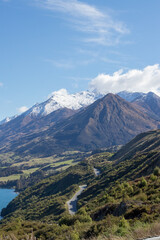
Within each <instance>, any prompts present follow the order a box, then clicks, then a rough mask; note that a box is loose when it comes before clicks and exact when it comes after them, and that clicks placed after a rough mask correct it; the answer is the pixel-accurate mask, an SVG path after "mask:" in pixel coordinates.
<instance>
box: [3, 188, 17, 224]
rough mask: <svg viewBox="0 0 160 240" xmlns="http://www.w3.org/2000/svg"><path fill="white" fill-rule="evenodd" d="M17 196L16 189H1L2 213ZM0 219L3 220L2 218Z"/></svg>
mask: <svg viewBox="0 0 160 240" xmlns="http://www.w3.org/2000/svg"><path fill="white" fill-rule="evenodd" d="M17 195H18V194H17V193H16V192H14V189H0V213H1V210H2V209H3V208H4V207H6V206H7V205H8V203H9V202H11V201H12V200H13V199H14V198H15V197H16V196H17ZM0 219H2V218H1V217H0Z"/></svg>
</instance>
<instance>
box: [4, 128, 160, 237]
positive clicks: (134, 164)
mask: <svg viewBox="0 0 160 240" xmlns="http://www.w3.org/2000/svg"><path fill="white" fill-rule="evenodd" d="M159 141H160V131H152V132H148V133H145V134H141V135H139V136H137V137H136V138H135V139H134V140H132V141H131V142H130V143H129V144H127V145H126V146H125V147H123V148H122V149H121V150H119V151H118V152H117V153H116V154H115V155H113V154H110V153H106V152H104V153H97V154H94V155H92V156H90V157H88V158H86V160H84V161H82V162H81V163H79V164H78V165H76V166H73V167H70V168H68V169H67V170H66V171H64V172H62V173H60V174H58V175H56V176H53V177H50V178H48V179H45V180H43V181H41V182H40V183H38V184H36V185H34V186H32V187H31V188H27V189H26V190H25V191H24V192H22V193H21V194H20V195H19V196H18V197H17V198H16V199H15V200H13V201H12V202H11V203H10V204H9V206H8V207H7V208H6V209H5V210H3V215H5V216H6V217H5V219H4V220H3V221H2V226H1V230H0V232H3V233H4V232H5V234H7V233H8V234H9V233H11V232H12V233H14V234H15V235H16V236H19V237H20V236H23V235H24V234H25V233H29V232H30V231H31V225H32V221H36V222H35V223H34V224H35V227H33V232H34V234H35V236H36V237H37V239H40V238H41V239H57V240H58V239H66V240H67V239H71V240H76V239H77V240H78V239H89V238H95V239H101V238H104V239H114V240H115V239H118V238H120V237H121V239H142V238H144V237H148V236H150V235H151V234H152V236H153V235H158V234H160V217H159V216H160V168H159V166H160V149H159ZM93 167H96V168H98V169H99V170H100V171H101V174H100V176H97V177H96V176H95V175H94V172H93ZM82 184H87V188H86V190H85V191H84V192H83V193H82V194H81V196H80V197H79V200H78V208H79V210H78V212H77V213H76V214H75V215H74V216H70V215H69V213H68V211H67V206H66V202H67V201H68V200H69V199H70V198H71V197H72V196H73V195H74V193H75V192H76V191H77V189H78V186H79V185H82ZM17 218H18V220H17ZM8 221H10V226H11V227H8V228H7V226H9V225H8ZM17 221H18V225H17V224H16V229H14V227H15V222H17ZM3 224H4V225H3ZM57 224H58V225H57ZM51 236H52V238H51ZM98 237H101V238H98ZM20 239H21V238H20Z"/></svg>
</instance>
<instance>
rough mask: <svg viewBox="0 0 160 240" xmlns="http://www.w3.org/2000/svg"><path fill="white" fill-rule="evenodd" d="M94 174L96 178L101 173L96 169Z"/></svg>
mask: <svg viewBox="0 0 160 240" xmlns="http://www.w3.org/2000/svg"><path fill="white" fill-rule="evenodd" d="M94 173H95V175H96V177H97V176H99V175H100V174H101V171H100V170H99V169H97V168H94Z"/></svg>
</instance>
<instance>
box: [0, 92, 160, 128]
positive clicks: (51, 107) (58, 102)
mask: <svg viewBox="0 0 160 240" xmlns="http://www.w3.org/2000/svg"><path fill="white" fill-rule="evenodd" d="M117 95H119V96H120V97H121V98H123V99H125V100H126V101H128V102H135V101H137V103H138V101H140V100H141V101H142V99H146V98H147V99H148V97H149V96H150V95H151V93H150V95H148V94H147V93H142V92H128V91H122V92H119V93H117ZM152 95H153V94H152ZM103 96H104V95H99V94H97V93H96V92H93V91H82V92H79V93H75V94H69V93H68V92H67V90H66V89H60V90H59V91H55V92H53V93H52V94H51V95H50V97H49V98H48V99H47V100H46V101H45V102H42V103H37V104H35V105H34V106H33V107H31V108H30V109H29V110H27V111H26V112H24V113H22V115H23V116H31V117H33V118H36V117H42V116H47V115H48V114H50V113H52V112H54V111H56V110H58V109H63V108H68V109H71V110H78V109H81V108H84V107H86V106H88V105H90V104H92V103H93V102H95V101H96V100H97V99H99V98H102V97H103ZM155 96H156V95H155ZM152 97H153V96H152ZM157 97H158V96H157ZM158 98H159V97H158ZM16 117H17V116H14V117H10V118H8V117H7V118H6V119H4V120H2V121H1V122H0V125H2V124H4V123H7V122H9V121H11V120H13V119H15V118H16Z"/></svg>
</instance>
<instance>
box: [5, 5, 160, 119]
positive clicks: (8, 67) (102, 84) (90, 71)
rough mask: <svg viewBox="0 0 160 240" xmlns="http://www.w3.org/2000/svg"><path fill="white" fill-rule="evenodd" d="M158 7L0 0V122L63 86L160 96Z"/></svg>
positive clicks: (74, 89) (159, 8)
mask: <svg viewBox="0 0 160 240" xmlns="http://www.w3.org/2000/svg"><path fill="white" fill-rule="evenodd" d="M159 10H160V1H159V0H134V1H128V0H90V1H89V0H83V1H81V0H0V102H1V105H0V106H1V111H0V119H3V118H4V117H6V116H12V115H14V114H16V113H18V112H19V111H22V110H24V109H25V106H26V107H31V106H32V105H33V104H35V103H36V102H42V101H44V100H46V99H47V97H48V96H49V95H50V93H51V92H53V91H57V90H59V89H61V88H65V89H67V90H68V92H70V93H74V92H79V91H82V90H87V89H88V88H92V89H96V90H97V91H99V92H103V93H107V92H109V91H112V92H117V91H118V90H125V89H126V90H129V91H144V92H147V91H155V92H156V93H159V90H158V89H159V87H160V67H159V63H160V44H159V39H160V30H159V24H160V14H159ZM22 107H23V109H22Z"/></svg>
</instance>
